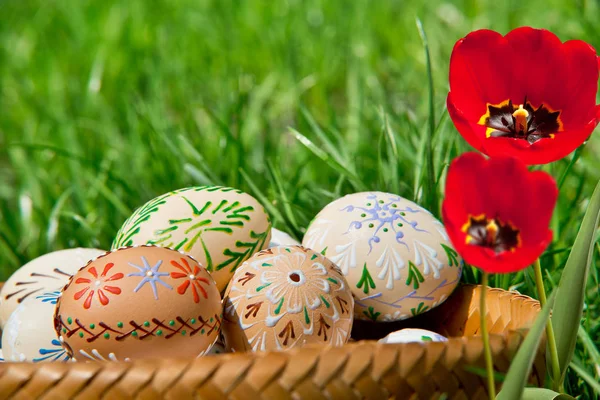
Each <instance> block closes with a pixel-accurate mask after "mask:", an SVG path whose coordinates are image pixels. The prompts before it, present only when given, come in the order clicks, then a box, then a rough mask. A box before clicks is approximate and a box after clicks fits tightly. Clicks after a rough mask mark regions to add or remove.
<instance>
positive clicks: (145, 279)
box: [127, 256, 173, 300]
mask: <svg viewBox="0 0 600 400" xmlns="http://www.w3.org/2000/svg"><path fill="white" fill-rule="evenodd" d="M128 264H129V265H131V266H132V267H134V268H136V269H137V270H138V271H139V272H133V273H131V274H127V276H128V277H129V276H140V277H142V281H141V282H140V283H139V284H138V285H137V286H136V287H135V289H133V291H134V292H137V291H138V290H140V289H141V288H142V287H143V286H144V285H145V284H146V283H148V284H150V286H151V287H152V293H154V299H155V300H158V292H157V289H156V284H157V283H159V284H161V285H162V286H164V287H166V288H167V289H170V290H173V287H172V286H171V285H169V284H168V283H166V282H165V281H163V280H161V279H160V277H161V276H169V273H168V272H158V269H159V268H160V266H161V264H162V260H158V261H157V262H156V264H154V266H150V264H149V263H148V260H147V259H146V257H144V256H142V264H143V265H142V266H139V265H136V264H134V263H128Z"/></svg>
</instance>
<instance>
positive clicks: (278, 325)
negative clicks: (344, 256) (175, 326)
mask: <svg viewBox="0 0 600 400" xmlns="http://www.w3.org/2000/svg"><path fill="white" fill-rule="evenodd" d="M223 304H224V308H225V312H224V317H223V336H224V339H225V346H226V348H227V349H231V350H233V351H245V350H253V351H265V350H284V349H289V348H292V347H297V346H302V345H304V344H307V343H324V344H331V345H336V346H340V345H343V344H344V343H346V342H347V341H348V338H349V337H350V330H351V329H352V322H353V318H352V310H353V306H354V300H353V299H352V293H351V291H350V289H349V287H348V285H347V284H346V281H345V279H344V277H343V276H342V274H341V273H340V271H339V270H338V268H337V267H336V266H335V265H334V264H333V263H332V262H331V261H329V260H328V259H326V258H325V257H323V256H322V255H321V254H318V253H315V252H314V251H312V250H310V249H306V248H304V247H301V246H279V247H273V248H270V249H267V250H263V251H261V252H260V253H257V254H255V255H254V256H253V257H251V258H250V259H249V260H247V261H246V262H244V263H243V264H242V265H241V266H240V268H238V270H237V271H236V272H235V275H234V276H233V279H232V280H231V282H230V284H229V286H228V288H227V292H226V295H225V299H224V300H223Z"/></svg>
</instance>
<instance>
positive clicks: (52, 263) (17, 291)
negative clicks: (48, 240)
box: [0, 248, 105, 328]
mask: <svg viewBox="0 0 600 400" xmlns="http://www.w3.org/2000/svg"><path fill="white" fill-rule="evenodd" d="M104 252H105V250H98V249H85V248H76V249H67V250H59V251H55V252H52V253H48V254H45V255H43V256H41V257H38V258H36V259H34V260H32V261H30V262H28V263H27V264H25V265H23V266H22V267H21V268H19V269H18V270H17V271H15V273H14V274H12V275H11V277H10V278H8V280H7V281H6V283H5V284H4V286H3V287H2V290H0V328H3V327H4V325H5V324H6V321H8V318H9V317H10V315H11V314H12V312H13V311H14V310H15V308H17V306H18V305H19V304H20V303H21V302H22V301H23V300H25V299H27V298H28V297H30V296H32V295H38V294H41V293H44V292H47V291H53V290H55V289H58V290H60V289H61V288H62V287H63V286H64V285H65V284H66V283H67V282H68V281H69V278H70V277H71V275H73V274H74V273H75V272H77V271H78V270H79V268H81V267H83V266H84V265H85V264H86V263H87V262H88V261H90V260H91V259H92V258H94V257H97V256H99V255H100V254H102V253H104Z"/></svg>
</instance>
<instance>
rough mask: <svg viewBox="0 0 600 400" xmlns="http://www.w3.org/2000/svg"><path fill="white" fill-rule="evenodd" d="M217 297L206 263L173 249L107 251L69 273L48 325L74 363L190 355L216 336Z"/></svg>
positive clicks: (219, 309) (219, 314)
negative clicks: (79, 268)
mask: <svg viewBox="0 0 600 400" xmlns="http://www.w3.org/2000/svg"><path fill="white" fill-rule="evenodd" d="M221 317H222V307H221V296H220V294H219V290H218V289H217V286H216V284H215V282H214V280H213V279H212V277H211V276H210V274H209V273H208V271H206V269H205V268H203V267H202V266H201V265H200V264H198V262H197V261H195V260H194V259H193V258H191V257H190V256H188V255H185V254H183V253H180V252H178V251H175V250H171V249H167V248H162V247H155V246H140V247H129V248H122V249H119V250H115V251H113V252H110V253H107V254H106V255H103V256H101V257H98V258H97V259H96V260H94V261H92V262H90V263H89V264H88V265H87V266H85V268H83V269H81V270H80V271H79V272H77V274H75V275H74V276H73V278H72V279H71V281H70V282H69V284H68V285H67V286H66V287H65V288H64V289H63V292H62V295H61V297H60V299H59V301H58V304H57V306H56V315H55V318H54V327H55V330H56V332H57V334H58V335H59V339H60V340H61V342H62V343H63V345H64V347H65V348H66V350H67V353H68V354H69V355H71V356H72V357H73V358H75V359H76V360H78V361H81V360H85V359H93V360H125V361H127V360H130V359H131V360H133V359H140V358H160V357H187V358H190V357H197V356H199V355H202V354H204V353H205V352H207V351H208V350H209V349H210V347H211V346H212V345H213V343H214V342H215V341H216V340H217V337H218V335H219V332H220V326H221Z"/></svg>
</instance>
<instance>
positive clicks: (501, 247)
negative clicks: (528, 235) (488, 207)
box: [462, 214, 521, 254]
mask: <svg viewBox="0 0 600 400" xmlns="http://www.w3.org/2000/svg"><path fill="white" fill-rule="evenodd" d="M462 231H463V232H464V233H466V238H465V242H466V243H467V244H470V245H473V246H481V247H486V248H489V249H492V250H494V252H495V253H496V254H499V253H502V252H504V251H514V250H516V248H517V247H519V246H520V245H521V235H520V231H519V230H518V229H516V228H515V227H513V226H512V224H510V223H504V222H502V221H501V220H499V219H498V218H488V217H487V216H486V215H485V214H481V215H479V216H476V217H474V216H469V221H468V222H467V223H466V224H465V225H464V226H463V228H462Z"/></svg>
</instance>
